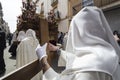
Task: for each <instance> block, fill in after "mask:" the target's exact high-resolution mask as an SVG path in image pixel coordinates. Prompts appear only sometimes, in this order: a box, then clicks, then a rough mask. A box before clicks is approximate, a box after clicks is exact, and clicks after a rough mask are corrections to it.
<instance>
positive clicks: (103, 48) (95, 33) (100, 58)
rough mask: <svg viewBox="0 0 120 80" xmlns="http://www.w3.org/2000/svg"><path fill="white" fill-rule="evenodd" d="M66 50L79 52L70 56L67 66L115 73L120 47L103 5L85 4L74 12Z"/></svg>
mask: <svg viewBox="0 0 120 80" xmlns="http://www.w3.org/2000/svg"><path fill="white" fill-rule="evenodd" d="M66 51H67V52H68V53H72V54H75V56H77V57H73V56H72V55H71V57H69V58H68V61H67V65H66V68H67V69H77V68H79V69H80V70H81V71H102V72H106V73H109V74H113V73H114V71H115V69H116V67H117V65H118V56H117V54H116V53H118V55H119V52H120V49H119V46H118V44H117V42H116V41H115V40H114V37H113V34H112V31H111V29H110V27H109V25H108V23H107V21H106V19H105V17H104V15H103V13H102V11H101V10H100V9H99V8H97V7H85V8H83V9H82V10H81V11H80V12H79V13H78V14H76V15H75V16H74V18H73V19H72V21H71V24H70V29H69V33H68V41H67V45H66ZM69 56H70V55H69Z"/></svg>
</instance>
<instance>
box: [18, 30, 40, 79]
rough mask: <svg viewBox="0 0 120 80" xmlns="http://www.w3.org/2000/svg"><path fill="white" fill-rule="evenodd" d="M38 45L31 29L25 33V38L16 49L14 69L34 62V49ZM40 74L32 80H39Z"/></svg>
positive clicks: (35, 57) (35, 56)
mask: <svg viewBox="0 0 120 80" xmlns="http://www.w3.org/2000/svg"><path fill="white" fill-rule="evenodd" d="M38 44H39V42H38V40H37V38H36V36H35V32H34V31H33V30H32V29H28V30H27V31H26V38H25V39H23V40H22V41H21V42H20V44H19V45H18V47H17V57H16V67H17V68H20V67H22V66H24V65H26V64H28V63H30V62H32V61H34V60H37V59H38V58H37V55H36V52H35V49H36V47H37V45H38ZM41 76H42V73H41V72H40V73H38V74H37V75H36V76H35V77H33V78H32V80H41V78H42V77H41Z"/></svg>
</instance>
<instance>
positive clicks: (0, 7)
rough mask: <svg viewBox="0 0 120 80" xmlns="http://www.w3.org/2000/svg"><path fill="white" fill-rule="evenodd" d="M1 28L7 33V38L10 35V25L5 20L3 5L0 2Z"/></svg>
mask: <svg viewBox="0 0 120 80" xmlns="http://www.w3.org/2000/svg"><path fill="white" fill-rule="evenodd" d="M0 28H1V29H2V30H3V31H4V32H5V33H6V36H7V34H8V33H10V30H9V26H8V23H7V22H5V20H4V19H3V11H2V4H1V2H0Z"/></svg>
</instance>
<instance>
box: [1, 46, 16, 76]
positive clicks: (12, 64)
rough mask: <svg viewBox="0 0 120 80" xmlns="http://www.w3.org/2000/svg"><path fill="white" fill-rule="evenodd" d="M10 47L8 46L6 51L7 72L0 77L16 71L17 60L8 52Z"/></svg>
mask: <svg viewBox="0 0 120 80" xmlns="http://www.w3.org/2000/svg"><path fill="white" fill-rule="evenodd" d="M9 47H10V46H8V44H7V47H6V49H5V50H4V60H5V64H6V72H5V74H3V75H0V77H2V76H4V75H6V74H8V73H10V72H12V71H14V70H15V69H16V59H15V58H13V57H11V55H10V53H9V52H8V49H9Z"/></svg>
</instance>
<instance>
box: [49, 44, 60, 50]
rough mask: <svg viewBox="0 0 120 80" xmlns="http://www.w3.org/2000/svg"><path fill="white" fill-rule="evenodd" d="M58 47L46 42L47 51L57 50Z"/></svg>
mask: <svg viewBox="0 0 120 80" xmlns="http://www.w3.org/2000/svg"><path fill="white" fill-rule="evenodd" d="M58 49H59V47H58V46H54V45H53V44H51V43H48V50H49V51H57V50H58Z"/></svg>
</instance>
